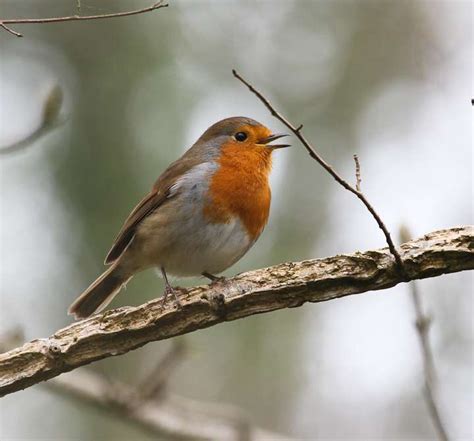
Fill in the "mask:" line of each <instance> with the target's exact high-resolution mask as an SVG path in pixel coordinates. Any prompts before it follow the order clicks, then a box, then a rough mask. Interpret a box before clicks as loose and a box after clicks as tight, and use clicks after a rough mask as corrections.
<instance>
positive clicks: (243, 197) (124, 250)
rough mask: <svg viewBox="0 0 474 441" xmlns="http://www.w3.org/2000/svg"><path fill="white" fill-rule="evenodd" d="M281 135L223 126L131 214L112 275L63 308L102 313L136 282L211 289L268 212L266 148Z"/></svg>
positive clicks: (251, 125)
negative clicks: (187, 281)
mask: <svg viewBox="0 0 474 441" xmlns="http://www.w3.org/2000/svg"><path fill="white" fill-rule="evenodd" d="M284 136H287V135H285V134H272V132H271V131H270V130H269V129H268V128H266V127H265V126H263V125H262V124H260V123H258V122H257V121H255V120H253V119H250V118H245V117H240V116H239V117H232V118H227V119H223V120H222V121H219V122H217V123H215V124H214V125H212V126H211V127H209V128H208V129H207V130H206V131H205V132H204V134H203V135H202V136H201V137H200V138H199V139H198V140H197V142H196V143H195V144H194V145H193V146H192V147H191V148H190V149H189V150H188V151H187V152H186V153H185V154H184V155H183V156H182V157H181V158H180V159H178V160H177V161H175V162H173V163H172V164H171V165H170V166H169V167H168V168H167V169H166V170H165V171H164V173H163V174H162V175H161V176H160V177H159V178H158V180H157V181H156V182H155V184H154V185H153V188H152V190H151V191H150V193H149V194H148V195H147V196H145V197H144V198H143V199H142V200H141V202H140V203H139V204H138V205H137V206H136V207H135V208H134V209H133V211H132V212H131V213H130V215H129V216H128V218H127V220H126V221H125V223H124V225H123V227H122V229H121V230H120V232H119V234H118V235H117V237H116V239H115V241H114V243H113V245H112V248H111V250H110V251H109V253H108V255H107V257H106V258H105V264H108V265H110V268H109V269H108V270H107V271H105V272H104V273H103V274H102V275H101V276H100V277H99V278H98V279H97V280H96V281H95V282H94V283H92V284H91V285H90V286H89V287H88V288H87V289H86V290H85V291H84V292H83V293H82V294H81V295H80V296H79V297H78V298H77V299H76V300H75V301H74V303H73V304H72V305H71V306H70V307H69V311H68V312H69V314H72V315H74V316H75V317H76V318H85V317H88V316H90V315H91V314H93V313H94V312H97V311H100V310H102V309H103V308H105V307H106V306H107V305H108V304H109V303H110V302H111V301H112V299H113V298H114V297H115V295H116V294H118V292H119V291H120V289H121V288H122V286H124V285H125V284H126V283H127V282H128V281H129V280H130V279H131V278H132V277H133V276H134V275H135V274H137V273H138V272H141V271H143V270H145V269H148V268H152V267H157V268H159V269H160V270H161V274H162V276H163V279H164V282H165V291H164V296H163V303H164V302H165V301H166V298H167V296H168V294H171V293H172V294H173V295H174V297H175V299H176V302H177V303H178V304H179V299H178V297H177V295H176V292H175V290H176V289H175V288H173V287H172V286H171V285H170V283H169V281H168V276H167V274H173V275H175V276H185V277H186V276H204V277H207V278H209V279H210V280H211V283H215V282H216V281H218V280H220V279H221V278H220V277H217V276H216V274H219V273H221V272H222V271H224V270H226V269H227V268H229V267H230V266H232V265H233V264H234V263H235V262H237V261H238V260H239V259H240V258H241V257H242V256H243V255H244V254H245V253H246V252H247V251H248V250H249V249H250V247H251V246H252V245H253V244H254V243H255V241H256V240H257V239H258V237H259V236H260V234H261V233H262V231H263V229H264V227H265V225H266V223H267V220H268V214H269V210H270V199H271V192H270V186H269V183H268V177H269V174H270V169H271V165H272V152H273V151H274V150H276V149H279V148H283V147H289V144H270V143H271V142H272V141H275V140H277V139H279V138H282V137H284Z"/></svg>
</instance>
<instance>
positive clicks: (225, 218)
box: [204, 145, 272, 239]
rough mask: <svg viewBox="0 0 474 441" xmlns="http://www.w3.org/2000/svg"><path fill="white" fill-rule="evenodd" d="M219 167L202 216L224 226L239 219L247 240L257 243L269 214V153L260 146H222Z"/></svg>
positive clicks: (213, 178) (212, 181)
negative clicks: (233, 219) (250, 239)
mask: <svg viewBox="0 0 474 441" xmlns="http://www.w3.org/2000/svg"><path fill="white" fill-rule="evenodd" d="M218 163H219V168H218V169H217V171H216V172H215V173H214V175H213V177H212V179H211V183H210V187H209V194H210V198H209V201H208V202H207V203H206V205H205V207H204V215H205V217H206V218H207V219H208V220H209V221H210V222H214V223H227V222H229V221H230V220H231V219H232V217H234V216H238V217H239V219H240V220H241V222H242V223H243V225H244V226H245V228H246V229H247V232H248V233H249V236H250V237H251V238H252V239H256V238H257V237H258V236H259V235H260V233H261V232H262V230H263V228H264V227H265V225H266V223H267V220H268V214H269V211H270V199H271V192H270V186H269V185H268V176H269V173H270V169H271V163H272V160H271V150H270V149H269V148H267V147H263V146H255V147H253V148H242V147H240V146H236V145H228V146H223V147H222V149H221V156H220V159H219V161H218Z"/></svg>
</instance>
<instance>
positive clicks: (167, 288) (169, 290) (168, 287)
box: [161, 285, 183, 309]
mask: <svg viewBox="0 0 474 441" xmlns="http://www.w3.org/2000/svg"><path fill="white" fill-rule="evenodd" d="M179 291H181V288H178V287H174V288H173V287H172V286H171V285H165V290H164V292H163V298H162V300H161V308H162V309H163V308H164V307H165V306H166V300H167V299H168V296H169V295H170V294H172V295H173V297H174V303H175V306H176V307H177V308H182V307H183V304H182V303H181V301H180V300H179V297H178V292H179Z"/></svg>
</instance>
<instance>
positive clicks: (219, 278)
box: [202, 272, 227, 286]
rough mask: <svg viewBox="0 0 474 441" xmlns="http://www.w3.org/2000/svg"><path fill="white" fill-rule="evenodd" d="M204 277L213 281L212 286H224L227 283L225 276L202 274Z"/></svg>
mask: <svg viewBox="0 0 474 441" xmlns="http://www.w3.org/2000/svg"><path fill="white" fill-rule="evenodd" d="M202 275H203V276H204V277H207V278H208V279H209V280H210V281H211V283H210V285H212V286H214V285H219V284H221V285H223V284H225V283H226V282H227V279H226V278H225V277H223V276H214V275H213V274H211V273H207V272H204V273H202Z"/></svg>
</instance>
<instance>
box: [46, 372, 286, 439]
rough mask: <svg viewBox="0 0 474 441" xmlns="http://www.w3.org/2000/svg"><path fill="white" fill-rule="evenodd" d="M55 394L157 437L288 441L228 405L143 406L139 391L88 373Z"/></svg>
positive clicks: (165, 401) (60, 384)
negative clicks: (251, 423) (124, 421)
mask: <svg viewBox="0 0 474 441" xmlns="http://www.w3.org/2000/svg"><path fill="white" fill-rule="evenodd" d="M46 386H48V388H49V389H51V390H52V391H54V392H56V393H59V394H61V395H64V396H66V397H68V398H73V399H76V400H77V399H78V400H81V401H84V402H85V403H87V404H91V405H93V406H95V407H96V408H98V409H100V410H103V411H105V412H108V413H111V414H113V415H116V416H118V417H120V418H122V419H125V420H127V421H129V422H130V423H133V424H135V425H136V426H137V427H140V428H142V429H145V430H147V431H148V432H150V433H151V434H152V435H154V436H161V437H166V439H176V440H221V441H240V440H241V439H252V440H255V441H259V440H260V441H263V440H269V439H271V440H280V439H281V440H282V439H289V438H286V437H283V436H282V435H279V434H277V433H273V432H269V431H268V432H267V431H265V430H263V429H259V428H257V427H253V426H251V425H250V424H249V423H248V418H247V416H246V415H244V414H243V412H242V411H241V410H240V409H238V408H234V407H233V406H229V405H222V404H221V403H220V404H218V405H217V404H213V403H205V402H202V401H195V400H192V399H189V398H185V397H182V396H178V395H173V394H167V395H166V396H165V397H163V398H162V399H159V400H149V401H143V400H142V399H141V396H140V395H139V394H137V391H136V389H135V388H133V387H131V386H128V385H127V384H124V383H119V382H110V381H109V380H108V379H107V378H105V377H103V376H102V375H99V374H95V373H93V372H90V371H88V370H87V369H85V370H81V371H75V372H71V373H69V374H67V375H62V376H61V377H58V378H54V379H53V380H51V381H49V382H48V383H46Z"/></svg>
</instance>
